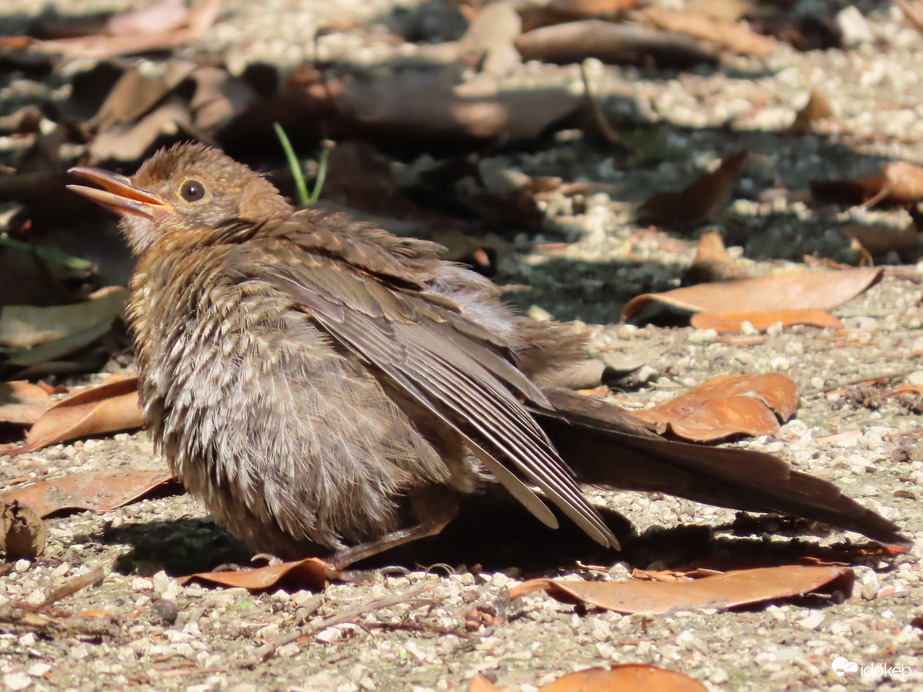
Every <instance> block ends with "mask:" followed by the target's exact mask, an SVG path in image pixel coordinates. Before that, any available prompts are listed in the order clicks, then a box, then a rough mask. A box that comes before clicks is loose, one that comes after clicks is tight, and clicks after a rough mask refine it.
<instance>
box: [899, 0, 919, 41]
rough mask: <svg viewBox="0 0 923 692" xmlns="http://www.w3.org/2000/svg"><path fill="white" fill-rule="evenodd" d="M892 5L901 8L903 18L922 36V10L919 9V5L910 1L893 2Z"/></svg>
mask: <svg viewBox="0 0 923 692" xmlns="http://www.w3.org/2000/svg"><path fill="white" fill-rule="evenodd" d="M894 4H895V5H897V6H898V7H900V8H901V12H903V13H904V16H905V17H907V19H908V20H910V23H911V24H913V25H914V27H916V29H917V31H919V32H920V33H921V34H923V8H921V7H920V3H918V2H910V0H894Z"/></svg>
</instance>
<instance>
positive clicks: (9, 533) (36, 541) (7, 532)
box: [0, 499, 48, 560]
mask: <svg viewBox="0 0 923 692" xmlns="http://www.w3.org/2000/svg"><path fill="white" fill-rule="evenodd" d="M46 540H48V530H47V529H46V528H45V522H43V521H42V520H41V518H40V517H39V516H38V515H37V514H36V513H35V510H34V509H32V508H31V507H30V506H29V505H27V504H23V503H21V502H19V501H17V500H12V501H8V500H3V499H0V550H2V551H3V552H4V553H6V557H7V559H8V560H17V559H19V558H25V559H28V560H34V559H35V558H37V557H38V556H39V555H41V554H42V551H44V550H45V541H46Z"/></svg>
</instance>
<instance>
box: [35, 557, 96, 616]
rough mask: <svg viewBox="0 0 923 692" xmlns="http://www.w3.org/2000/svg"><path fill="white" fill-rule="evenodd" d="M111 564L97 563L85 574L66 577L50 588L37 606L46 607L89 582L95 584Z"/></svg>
mask: <svg viewBox="0 0 923 692" xmlns="http://www.w3.org/2000/svg"><path fill="white" fill-rule="evenodd" d="M111 566H112V563H109V564H108V565H98V566H96V567H94V568H93V569H91V570H90V571H89V572H87V573H86V574H79V575H77V576H76V577H73V578H71V579H68V580H67V581H66V582H64V583H63V584H60V585H59V586H56V587H54V588H53V589H51V591H49V592H48V595H47V596H45V600H44V601H42V602H41V604H40V605H39V606H38V607H39V608H47V607H48V606H50V605H51V604H52V603H56V602H57V601H60V600H61V599H62V598H67V597H68V596H73V595H74V594H75V593H77V592H78V591H80V590H81V589H84V588H86V587H87V586H89V585H90V584H95V583H97V582H100V581H102V580H103V579H105V578H106V573H107V572H108V571H109V568H110V567H111Z"/></svg>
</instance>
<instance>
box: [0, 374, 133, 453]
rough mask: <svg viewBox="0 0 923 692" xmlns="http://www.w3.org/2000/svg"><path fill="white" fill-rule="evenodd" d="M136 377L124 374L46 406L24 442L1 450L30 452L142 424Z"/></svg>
mask: <svg viewBox="0 0 923 692" xmlns="http://www.w3.org/2000/svg"><path fill="white" fill-rule="evenodd" d="M143 423H144V422H143V420H142V417H141V407H140V406H139V404H138V380H137V378H127V379H124V380H116V381H114V382H109V383H107V384H104V385H101V386H99V387H91V388H90V389H86V390H84V391H82V392H79V393H77V394H75V395H73V396H71V397H69V398H67V399H65V400H64V401H59V402H58V403H57V404H55V405H54V406H52V407H51V408H50V409H48V410H47V411H46V412H45V414H44V415H43V416H42V417H41V418H39V419H38V421H36V423H35V425H33V426H32V429H31V430H29V433H28V435H26V443H25V444H24V445H22V446H19V447H16V446H13V445H7V446H0V453H6V454H21V453H22V452H33V451H35V450H36V449H41V448H42V447H47V446H48V445H52V444H57V443H58V442H64V441H65V440H73V439H76V438H78V437H90V436H93V435H101V434H104V433H111V432H118V431H119V430H132V429H134V428H140V427H141V426H142V425H143Z"/></svg>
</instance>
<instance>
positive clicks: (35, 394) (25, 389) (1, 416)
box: [0, 381, 53, 425]
mask: <svg viewBox="0 0 923 692" xmlns="http://www.w3.org/2000/svg"><path fill="white" fill-rule="evenodd" d="M52 403H53V402H52V401H51V397H50V396H49V395H48V392H47V391H46V390H45V389H43V388H42V387H40V386H38V385H37V384H31V383H29V382H23V381H17V382H0V422H3V423H14V424H16V425H32V424H33V423H34V422H35V421H37V420H38V419H39V418H40V417H41V415H42V414H43V413H44V412H45V411H47V410H48V409H49V408H51V405H52Z"/></svg>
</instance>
